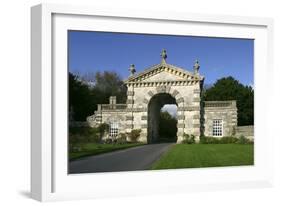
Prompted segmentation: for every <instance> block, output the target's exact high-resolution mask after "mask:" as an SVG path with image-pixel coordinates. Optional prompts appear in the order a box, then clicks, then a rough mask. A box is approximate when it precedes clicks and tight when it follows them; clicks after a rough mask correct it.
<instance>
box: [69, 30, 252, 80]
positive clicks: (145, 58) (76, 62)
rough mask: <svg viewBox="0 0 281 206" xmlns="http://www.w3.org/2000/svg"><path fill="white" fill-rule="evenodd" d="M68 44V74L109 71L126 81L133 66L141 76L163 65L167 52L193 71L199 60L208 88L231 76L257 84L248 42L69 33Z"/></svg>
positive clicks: (175, 62)
mask: <svg viewBox="0 0 281 206" xmlns="http://www.w3.org/2000/svg"><path fill="white" fill-rule="evenodd" d="M68 42H69V44H68V46H69V70H70V72H74V73H78V72H79V73H80V74H85V73H89V72H90V73H94V72H96V71H104V70H108V71H116V72H117V73H119V74H120V76H121V77H122V78H123V79H126V78H127V77H128V76H129V74H130V73H129V71H128V68H129V66H130V64H135V66H136V70H137V72H141V71H143V70H144V69H146V68H147V67H149V66H152V65H154V64H158V63H160V52H161V50H162V49H163V48H164V49H166V50H167V54H168V58H167V63H169V64H173V65H176V66H179V67H183V68H185V69H187V70H190V71H192V66H193V64H194V61H195V60H196V59H198V60H199V63H200V65H201V67H200V70H199V73H200V74H201V75H203V76H205V84H212V83H214V82H215V81H216V80H217V79H219V78H221V77H225V76H230V75H231V76H233V77H234V78H236V79H237V80H239V81H240V82H241V83H243V84H245V85H253V83H254V80H253V70H254V68H253V55H254V54H253V52H254V41H253V40H249V39H229V38H209V37H192V36H167V35H143V34H125V33H107V32H92V31H90V32H85V31H69V34H68Z"/></svg>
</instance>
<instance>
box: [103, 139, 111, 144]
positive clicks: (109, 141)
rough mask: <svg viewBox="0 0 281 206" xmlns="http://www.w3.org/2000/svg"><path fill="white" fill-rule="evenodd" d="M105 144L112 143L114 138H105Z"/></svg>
mask: <svg viewBox="0 0 281 206" xmlns="http://www.w3.org/2000/svg"><path fill="white" fill-rule="evenodd" d="M104 143H105V144H112V143H113V140H112V139H111V138H107V139H106V140H104Z"/></svg>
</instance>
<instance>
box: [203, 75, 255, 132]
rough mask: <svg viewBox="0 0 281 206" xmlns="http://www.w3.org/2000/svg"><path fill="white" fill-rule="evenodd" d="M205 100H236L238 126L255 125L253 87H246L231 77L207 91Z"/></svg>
mask: <svg viewBox="0 0 281 206" xmlns="http://www.w3.org/2000/svg"><path fill="white" fill-rule="evenodd" d="M203 100H206V101H225V100H236V101H237V102H236V103H237V109H238V125H239V126H242V125H253V124H254V90H253V88H252V87H251V86H244V85H243V84H241V83H240V82H239V81H238V80H236V79H234V78H233V77H231V76H229V77H224V78H221V79H219V80H217V81H216V83H215V84H214V85H213V86H212V87H209V88H207V89H205V90H204V91H203Z"/></svg>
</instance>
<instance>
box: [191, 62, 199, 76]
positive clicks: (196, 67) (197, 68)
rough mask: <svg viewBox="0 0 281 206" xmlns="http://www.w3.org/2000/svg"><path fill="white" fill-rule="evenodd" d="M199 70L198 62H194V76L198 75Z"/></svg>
mask: <svg viewBox="0 0 281 206" xmlns="http://www.w3.org/2000/svg"><path fill="white" fill-rule="evenodd" d="M199 68H200V64H199V61H198V60H196V61H195V64H194V66H193V69H194V74H198V73H199Z"/></svg>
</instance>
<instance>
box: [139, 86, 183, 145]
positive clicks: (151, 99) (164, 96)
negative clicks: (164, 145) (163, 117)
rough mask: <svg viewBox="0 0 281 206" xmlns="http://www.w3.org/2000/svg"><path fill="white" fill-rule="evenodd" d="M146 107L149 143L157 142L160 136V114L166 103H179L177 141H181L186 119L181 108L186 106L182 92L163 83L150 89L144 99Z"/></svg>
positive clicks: (147, 138)
mask: <svg viewBox="0 0 281 206" xmlns="http://www.w3.org/2000/svg"><path fill="white" fill-rule="evenodd" d="M143 103H144V105H145V108H146V113H147V114H146V118H145V119H146V121H147V123H146V130H147V131H146V137H145V138H146V140H147V143H155V142H157V139H158V138H159V133H158V132H159V130H158V129H159V128H158V127H159V114H160V109H161V108H162V106H163V105H165V104H175V105H177V107H178V109H177V137H179V136H180V138H177V141H178V142H180V141H181V136H182V134H183V132H184V123H183V121H184V119H183V115H182V112H183V111H182V110H181V108H183V107H184V98H183V97H182V95H181V93H180V92H179V91H178V90H176V89H174V88H172V87H170V86H165V85H161V86H158V87H156V88H154V89H152V90H149V91H148V92H147V94H146V95H145V97H144V101H143Z"/></svg>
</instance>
